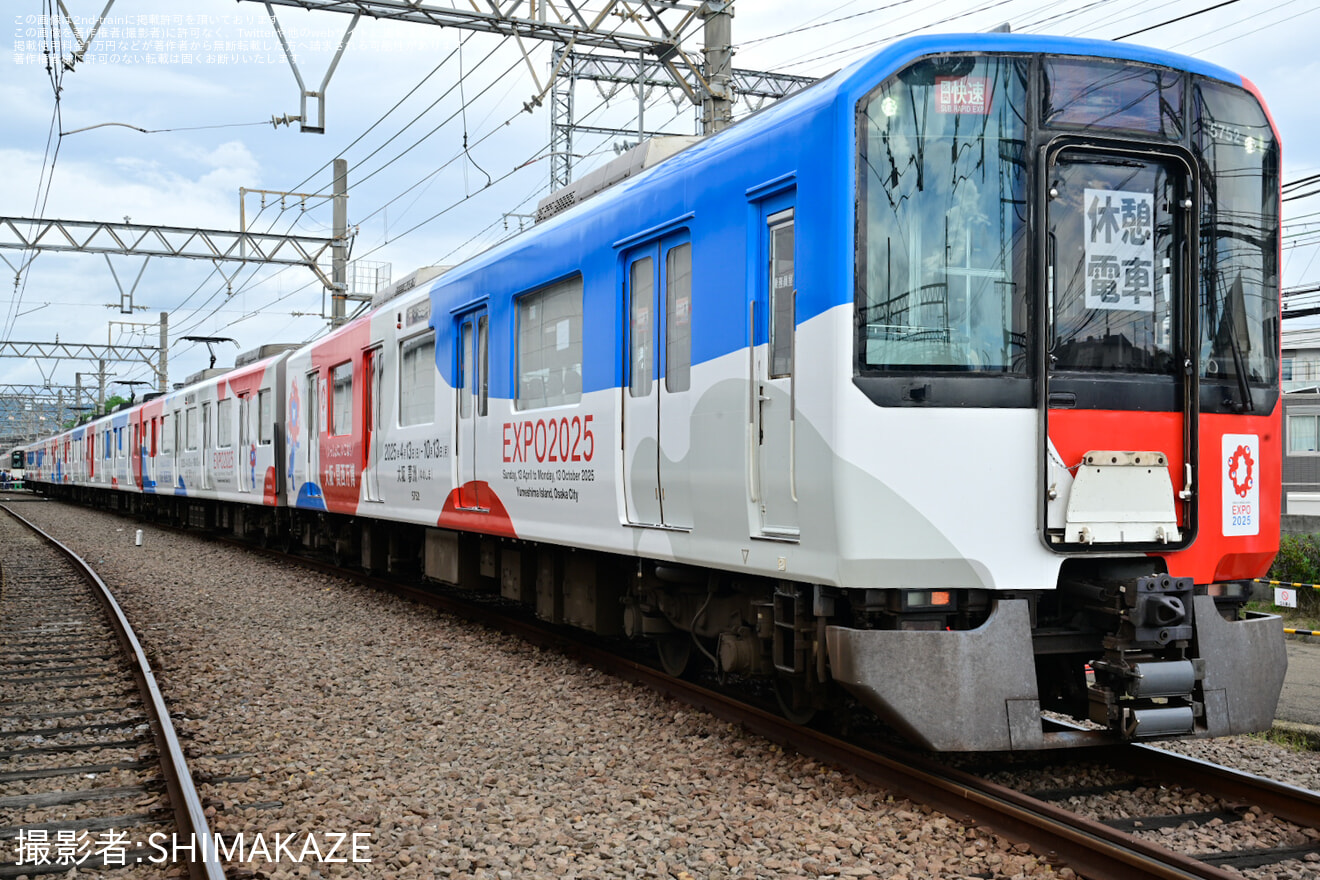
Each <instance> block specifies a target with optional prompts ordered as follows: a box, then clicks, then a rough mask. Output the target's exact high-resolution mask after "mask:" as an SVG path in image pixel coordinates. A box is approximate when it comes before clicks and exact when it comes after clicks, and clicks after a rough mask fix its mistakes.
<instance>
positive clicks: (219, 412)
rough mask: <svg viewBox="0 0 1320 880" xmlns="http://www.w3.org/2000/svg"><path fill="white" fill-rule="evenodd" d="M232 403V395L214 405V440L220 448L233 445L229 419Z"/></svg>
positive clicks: (231, 424) (232, 427) (231, 426)
mask: <svg viewBox="0 0 1320 880" xmlns="http://www.w3.org/2000/svg"><path fill="white" fill-rule="evenodd" d="M233 404H234V399H233V398H232V397H226V398H225V399H224V400H222V401H220V402H219V403H217V404H216V405H215V418H216V426H215V433H216V441H215V442H216V445H217V446H219V447H220V448H221V449H226V448H228V447H230V446H233V445H234V426H233V423H232V422H231V421H230V418H231V413H230V410H232V409H233Z"/></svg>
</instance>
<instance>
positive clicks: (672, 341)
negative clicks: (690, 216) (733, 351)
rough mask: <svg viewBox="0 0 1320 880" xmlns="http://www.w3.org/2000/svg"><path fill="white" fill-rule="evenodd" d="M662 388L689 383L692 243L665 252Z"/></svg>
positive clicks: (678, 388) (674, 388) (680, 388)
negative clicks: (663, 381)
mask: <svg viewBox="0 0 1320 880" xmlns="http://www.w3.org/2000/svg"><path fill="white" fill-rule="evenodd" d="M665 313H666V314H665V390H666V391H687V390H688V388H690V387H691V385H692V375H691V373H692V245H691V244H689V243H684V244H680V245H678V246H677V247H672V248H670V249H669V250H668V251H667V252H666V253H665Z"/></svg>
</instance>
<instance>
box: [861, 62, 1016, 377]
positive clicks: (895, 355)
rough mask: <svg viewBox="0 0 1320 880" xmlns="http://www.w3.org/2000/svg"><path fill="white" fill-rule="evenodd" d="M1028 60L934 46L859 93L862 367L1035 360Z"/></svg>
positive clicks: (966, 369) (939, 367)
mask: <svg viewBox="0 0 1320 880" xmlns="http://www.w3.org/2000/svg"><path fill="white" fill-rule="evenodd" d="M1029 70H1030V65H1029V64H1028V63H1027V62H1025V61H1020V60H1014V59H1010V58H1001V57H995V56H978V57H946V56H940V57H934V58H928V59H924V60H922V61H919V62H917V63H915V64H913V65H912V66H911V67H908V68H907V69H906V70H904V71H903V72H901V73H899V74H897V75H896V76H894V77H892V78H890V79H889V80H887V81H885V82H884V83H883V84H881V86H880V87H879V88H877V89H876V90H875V91H873V92H871V93H870V94H869V95H868V96H867V97H866V98H864V99H863V100H862V101H861V102H860V103H859V105H858V127H857V130H858V138H859V144H858V147H859V151H860V156H859V164H858V188H859V192H858V206H859V208H858V222H857V255H856V259H857V268H856V284H857V333H858V338H857V345H856V357H857V369H858V372H859V374H860V375H868V374H869V375H876V374H879V373H883V372H896V371H897V372H909V373H910V372H913V371H921V372H942V373H980V374H1000V375H1003V374H1009V375H1024V374H1025V373H1026V372H1027V370H1028V366H1029V363H1028V362H1029V358H1028V350H1027V345H1028V331H1029V326H1030V325H1029V319H1030V307H1029V299H1028V286H1029V279H1028V277H1027V274H1028V272H1027V268H1026V248H1027V243H1028V237H1029V234H1028V226H1027V202H1028V198H1027V176H1026V175H1027V166H1028V162H1029V151H1028V150H1027V148H1026V138H1027V129H1026V121H1025V120H1026V119H1027V116H1028V113H1027V102H1026V94H1027V88H1026V83H1027V74H1028V71H1029Z"/></svg>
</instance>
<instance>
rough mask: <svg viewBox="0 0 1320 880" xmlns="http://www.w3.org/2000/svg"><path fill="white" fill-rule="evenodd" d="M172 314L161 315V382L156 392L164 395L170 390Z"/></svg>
mask: <svg viewBox="0 0 1320 880" xmlns="http://www.w3.org/2000/svg"><path fill="white" fill-rule="evenodd" d="M169 367H170V313H169V312H161V313H160V369H158V370H157V371H156V378H157V379H158V380H159V382H158V383H157V385H156V390H157V391H159V392H161V393H162V394H164V393H165V392H166V391H169V390H170V369H169Z"/></svg>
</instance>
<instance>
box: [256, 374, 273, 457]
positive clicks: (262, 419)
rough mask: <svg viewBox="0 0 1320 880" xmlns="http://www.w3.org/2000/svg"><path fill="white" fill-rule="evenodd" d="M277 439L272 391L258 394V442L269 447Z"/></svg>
mask: <svg viewBox="0 0 1320 880" xmlns="http://www.w3.org/2000/svg"><path fill="white" fill-rule="evenodd" d="M274 437H275V411H274V410H273V409H272V407H271V399H270V389H269V388H263V389H262V390H261V391H258V392H257V442H258V443H260V444H261V445H262V446H269V445H270V444H271V443H272V442H274Z"/></svg>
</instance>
